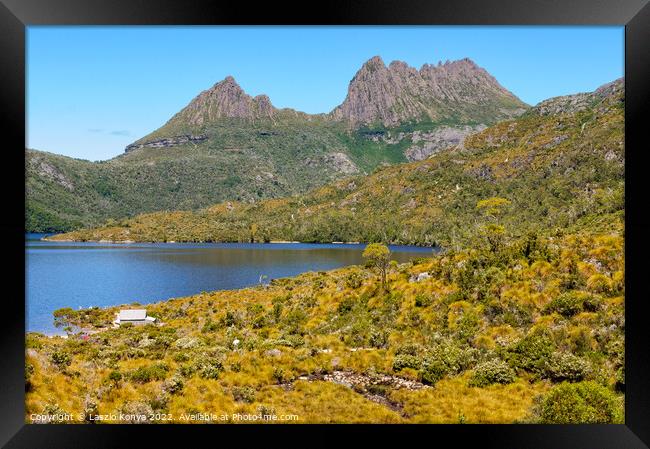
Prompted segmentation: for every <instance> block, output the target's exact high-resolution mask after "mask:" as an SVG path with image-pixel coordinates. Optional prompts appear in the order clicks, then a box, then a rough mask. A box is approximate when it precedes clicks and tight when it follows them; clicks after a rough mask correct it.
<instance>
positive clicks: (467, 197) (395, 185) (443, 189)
mask: <svg viewBox="0 0 650 449" xmlns="http://www.w3.org/2000/svg"><path fill="white" fill-rule="evenodd" d="M576 98H578V99H580V101H581V103H579V104H577V103H576V101H575V100H576ZM551 108H553V113H549V110H550V109H551ZM623 110H624V103H623V90H622V81H620V80H619V81H618V82H616V83H613V84H611V85H608V86H607V89H604V90H600V91H597V92H596V93H594V94H589V95H587V94H584V98H583V95H580V96H576V97H566V98H558V99H554V100H549V102H544V103H542V104H541V105H540V106H539V107H538V108H534V109H532V110H531V111H529V112H528V113H526V114H524V115H523V116H522V117H520V118H517V119H515V120H511V121H504V122H500V123H498V124H496V125H493V126H492V127H490V128H488V129H486V130H484V131H482V132H480V133H478V134H474V135H472V136H470V137H468V138H467V139H466V140H465V142H464V145H462V146H458V147H456V148H455V149H450V150H447V151H444V152H440V153H437V154H435V155H433V156H432V157H430V158H428V159H426V160H423V161H419V162H414V163H408V164H400V165H396V166H390V167H384V168H379V169H376V170H375V172H374V173H373V174H372V175H369V176H366V177H351V178H346V179H345V180H342V181H338V182H336V183H334V184H331V185H328V186H325V187H322V188H320V189H317V190H315V191H313V192H311V193H308V194H306V195H297V196H293V197H288V198H282V199H273V200H265V201H258V202H256V203H254V204H250V203H243V202H236V201H228V202H224V203H221V204H217V205H215V206H213V207H210V208H207V209H203V210H200V211H176V212H158V213H152V214H145V215H140V216H137V217H134V218H132V219H128V220H122V221H119V222H113V223H109V224H107V225H106V226H104V227H100V228H93V229H83V230H78V231H75V232H72V233H68V234H62V235H58V236H55V237H53V239H60V240H66V239H72V240H113V241H160V242H165V241H177V242H183V241H207V242H210V241H220V242H243V241H260V242H262V241H272V240H290V241H302V242H332V241H363V242H376V241H380V242H385V243H405V244H417V245H433V244H439V245H442V246H445V247H464V246H466V245H467V244H469V243H470V242H471V239H472V237H473V236H475V235H476V234H477V231H478V230H479V228H480V227H481V226H482V225H483V224H484V223H483V222H484V221H485V217H484V215H482V214H480V213H478V212H479V211H477V208H476V204H477V203H478V202H479V201H481V200H484V199H487V198H491V197H502V198H505V199H506V200H507V201H508V204H507V206H506V207H504V208H501V209H502V210H501V212H500V213H501V214H502V218H501V220H502V222H503V224H504V225H505V227H506V229H508V232H510V233H512V235H513V236H522V235H524V234H525V233H526V232H528V231H530V230H534V229H542V230H549V229H554V228H560V229H565V228H569V229H574V230H580V229H584V228H588V229H592V230H594V229H600V230H603V231H606V230H607V229H609V227H610V225H611V223H612V222H616V221H617V220H620V218H621V217H622V214H623V209H624V146H623V143H624V119H623Z"/></svg>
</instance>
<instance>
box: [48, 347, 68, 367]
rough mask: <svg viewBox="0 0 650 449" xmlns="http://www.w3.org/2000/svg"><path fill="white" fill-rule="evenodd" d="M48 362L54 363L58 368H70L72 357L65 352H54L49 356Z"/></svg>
mask: <svg viewBox="0 0 650 449" xmlns="http://www.w3.org/2000/svg"><path fill="white" fill-rule="evenodd" d="M50 361H51V362H52V363H54V364H55V365H56V366H57V367H58V368H60V369H62V368H65V367H66V366H70V364H71V363H72V357H70V354H68V353H67V352H65V351H59V350H56V351H54V352H53V353H52V355H51V356H50Z"/></svg>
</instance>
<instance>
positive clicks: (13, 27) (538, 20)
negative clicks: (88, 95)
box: [0, 0, 650, 449]
mask: <svg viewBox="0 0 650 449" xmlns="http://www.w3.org/2000/svg"><path fill="white" fill-rule="evenodd" d="M154 24H158V25H207V24H210V25H225V24H228V25H261V24H275V25H298V24H303V25H325V24H332V25H371V24H372V25H454V24H457V25H461V24H462V25H478V24H482V25H624V26H625V42H626V58H625V89H626V108H625V124H626V129H625V145H626V174H625V188H626V195H625V202H626V204H625V207H626V222H625V237H626V243H627V244H626V246H625V258H626V261H627V263H626V265H627V269H626V367H625V369H626V404H625V411H626V417H625V422H626V423H625V424H624V425H573V426H567V425H512V426H504V425H500V426H494V425H482V426H476V425H475V426H461V425H431V426H429V425H418V426H411V425H401V426H378V425H366V426H363V425H362V426H322V425H299V426H260V425H254V426H253V427H251V426H181V425H168V426H128V425H109V426H101V425H99V426H81V425H79V426H74V425H73V426H70V425H68V426H43V425H31V424H30V425H27V424H25V423H24V378H23V376H24V372H23V370H24V335H25V334H24V333H25V308H24V302H23V298H24V297H25V296H24V293H25V292H24V290H25V282H24V274H25V270H24V267H25V263H24V257H25V249H24V207H25V205H24V195H25V190H24V186H25V179H24V170H23V169H22V168H21V167H24V162H25V160H24V153H23V152H22V151H23V150H24V148H25V112H26V110H25V28H26V26H30V25H154ZM0 36H1V37H0V61H1V62H0V104H1V105H2V107H1V109H0V117H1V118H2V123H3V124H4V125H5V126H4V127H3V128H4V131H3V134H2V142H3V144H4V145H3V153H2V156H3V159H4V164H2V167H3V170H2V175H0V180H1V181H0V182H1V183H2V187H1V188H2V190H1V191H2V192H3V194H4V195H3V200H4V201H3V202H4V206H5V207H4V211H3V213H2V214H0V217H1V219H0V227H1V230H2V234H3V236H5V244H4V246H5V252H4V260H5V262H6V265H7V266H6V268H5V269H4V270H3V271H4V274H5V275H6V278H5V283H4V284H5V285H8V286H9V287H10V289H8V290H7V289H5V295H4V298H3V300H4V301H3V304H2V309H3V312H4V317H3V318H4V320H3V323H2V325H0V334H1V336H2V338H1V340H0V345H1V351H0V355H1V357H0V379H1V381H0V444H3V445H4V444H6V447H8V448H19V447H20V448H23V447H39V448H41V447H42V448H45V447H47V448H55V447H65V448H71V447H93V448H103V447H130V446H135V445H136V444H137V445H138V446H140V447H142V445H143V443H145V444H144V447H156V446H160V445H163V446H164V444H163V442H171V441H173V439H174V437H181V438H182V440H183V441H184V442H185V443H184V444H186V445H187V444H189V445H190V446H198V445H199V444H210V445H213V444H212V443H199V441H200V439H201V440H203V439H204V438H207V439H206V440H204V441H206V442H214V444H215V445H216V444H223V443H225V442H226V441H227V440H226V438H232V437H237V438H238V440H239V441H240V443H242V442H244V441H245V442H246V443H247V442H248V441H250V439H252V438H255V439H258V438H261V439H267V438H268V439H267V440H266V443H267V444H270V445H271V446H273V444H271V443H270V441H271V440H270V438H276V437H281V438H282V439H283V441H284V443H283V444H287V443H289V444H291V443H292V442H293V443H294V444H295V443H298V444H300V445H305V446H307V445H309V446H312V445H314V444H318V443H320V444H328V445H332V444H338V443H339V442H341V440H340V438H342V437H343V436H336V434H337V433H339V432H345V433H346V434H347V435H350V434H355V437H358V438H362V439H363V440H361V441H363V442H364V443H363V444H364V446H370V445H371V444H372V443H373V442H374V441H376V442H381V441H387V438H389V437H393V438H395V437H396V438H399V440H398V441H403V442H406V444H409V443H410V444H422V443H417V442H416V441H421V442H423V443H425V444H427V445H430V444H431V445H435V444H436V443H440V444H446V445H447V444H453V445H454V446H459V445H460V446H464V445H468V446H470V447H475V446H478V445H479V444H480V447H499V448H523V447H525V448H528V449H530V448H542V447H544V448H554V449H560V448H572V449H580V448H585V449H587V448H588V449H593V448H610V447H611V448H643V447H648V446H649V445H650V383H649V382H648V379H649V378H650V352H649V351H647V348H646V342H648V341H650V326H648V325H647V323H645V320H647V318H646V315H645V313H644V311H645V310H646V307H645V304H646V302H647V300H648V298H647V295H646V294H645V291H644V288H643V287H644V283H643V282H644V280H645V276H644V275H645V273H644V271H645V268H646V266H645V264H644V258H645V257H647V254H648V252H649V251H648V250H649V249H650V248H649V246H650V245H649V244H648V243H647V239H646V238H644V237H645V234H647V231H648V230H649V229H650V220H649V219H648V218H645V216H644V215H645V214H644V206H646V204H645V203H646V202H647V199H646V198H647V197H646V195H645V193H646V192H645V182H644V181H645V179H644V174H645V173H644V172H645V169H646V167H647V166H648V165H647V164H646V163H645V162H647V159H648V156H647V154H648V150H647V148H645V147H644V145H643V142H644V141H645V140H646V139H647V136H646V134H647V133H646V130H645V129H644V128H645V126H644V125H645V124H644V119H645V118H646V117H647V114H648V111H649V109H650V107H649V105H650V89H649V88H648V80H650V51H649V48H648V43H649V42H650V5H648V0H619V1H603V0H574V1H571V2H561V1H554V0H536V1H534V0H525V1H524V0H505V1H504V0H502V1H498V0H489V1H488V0H483V1H469V0H455V1H449V0H447V1H438V2H432V1H425V0H408V1H390V2H389V1H376V0H375V1H373V0H362V1H354V2H352V1H343V0H336V1H328V2H324V3H322V4H311V5H309V4H307V3H304V4H302V5H289V4H286V5H281V4H278V3H275V2H267V3H261V2H260V3H258V4H253V3H250V4H249V3H245V2H229V3H219V4H217V3H215V2H211V1H209V0H191V1H190V0H186V1H172V0H162V1H161V0H158V1H148V0H140V1H135V0H112V1H102V0H0ZM416 434H417V435H416ZM347 435H346V436H347ZM350 436H351V435H350ZM416 437H417V438H418V440H416V439H415V438H416ZM407 438H408V440H406V439H407ZM337 440H338V441H337ZM373 440H374V441H373ZM443 441H446V443H442V442H443ZM402 444H404V443H402Z"/></svg>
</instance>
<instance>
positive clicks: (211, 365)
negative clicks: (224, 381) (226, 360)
mask: <svg viewBox="0 0 650 449" xmlns="http://www.w3.org/2000/svg"><path fill="white" fill-rule="evenodd" d="M222 371H223V363H221V361H220V360H218V359H214V358H211V359H206V360H203V361H201V362H199V364H198V372H199V376H200V377H202V378H203V379H218V378H219V375H220V374H221V372H222Z"/></svg>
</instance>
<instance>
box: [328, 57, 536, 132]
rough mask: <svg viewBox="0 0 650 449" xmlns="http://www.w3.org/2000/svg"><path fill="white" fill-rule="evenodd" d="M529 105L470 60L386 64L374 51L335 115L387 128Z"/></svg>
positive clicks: (509, 113)
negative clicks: (436, 63)
mask: <svg viewBox="0 0 650 449" xmlns="http://www.w3.org/2000/svg"><path fill="white" fill-rule="evenodd" d="M526 108H527V105H526V104H524V103H523V102H522V101H521V100H519V99H518V98H517V97H515V96H514V95H513V94H512V93H510V92H509V91H507V90H506V89H505V88H503V87H502V86H501V85H500V84H499V83H498V82H497V80H496V79H494V77H492V76H491V75H490V74H489V73H488V72H486V71H485V69H482V68H480V67H479V66H477V65H476V64H475V63H474V62H473V61H471V60H470V59H467V58H465V59H462V60H460V61H454V62H446V63H445V64H442V63H438V65H429V64H425V65H424V66H422V68H421V69H420V70H417V69H415V68H413V67H410V66H408V65H407V64H406V63H404V62H402V61H393V62H391V63H390V65H389V66H388V67H386V65H385V64H384V61H383V60H382V59H381V58H380V57H379V56H375V57H374V58H372V59H370V60H369V61H368V62H366V63H365V64H364V65H363V67H362V68H361V70H359V71H358V72H357V74H356V75H355V76H354V78H353V79H352V81H351V82H350V87H349V89H348V95H347V97H346V98H345V101H344V102H343V103H342V104H341V105H340V106H338V107H336V108H335V109H334V111H332V116H333V117H334V118H336V119H340V120H346V121H348V122H349V123H351V124H355V125H358V124H362V125H378V124H379V125H383V126H385V127H393V126H397V125H399V124H402V123H405V122H409V121H416V122H420V121H423V122H427V121H428V122H434V123H453V124H459V123H462V124H478V123H482V124H485V123H492V122H494V119H495V118H509V117H513V116H516V115H519V114H521V113H522V112H524V110H525V109H526Z"/></svg>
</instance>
